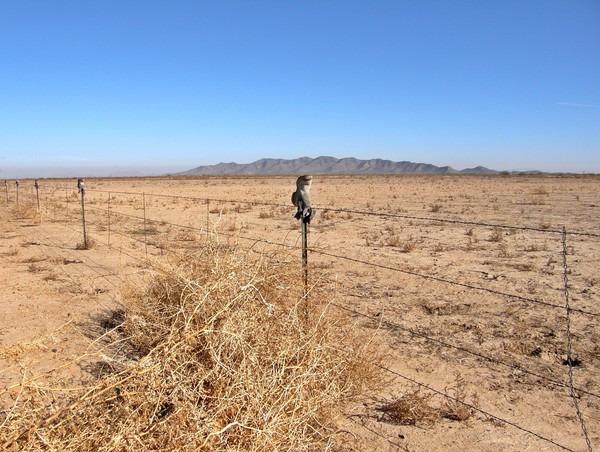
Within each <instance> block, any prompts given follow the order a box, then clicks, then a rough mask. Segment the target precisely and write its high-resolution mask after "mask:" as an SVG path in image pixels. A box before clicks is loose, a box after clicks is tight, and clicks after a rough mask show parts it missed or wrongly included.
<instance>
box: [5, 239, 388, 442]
mask: <svg viewBox="0 0 600 452" xmlns="http://www.w3.org/2000/svg"><path fill="white" fill-rule="evenodd" d="M32 265H33V264H32ZM299 274H300V269H299V268H298V266H297V264H290V263H289V262H287V259H286V255H285V254H281V253H271V254H265V253H260V252H258V253H255V252H248V251H247V250H243V249H241V248H238V247H236V246H235V244H233V245H224V244H219V243H213V242H209V243H207V244H206V246H204V247H203V248H201V249H200V251H198V252H196V253H194V254H187V255H179V256H178V257H176V258H172V259H170V260H169V261H168V262H166V263H163V264H158V263H157V264H154V265H152V266H151V268H149V269H148V271H147V273H146V276H145V277H144V278H143V281H141V282H139V281H138V282H137V283H136V284H131V285H129V286H128V289H127V290H126V291H125V300H126V305H127V309H126V311H125V312H124V314H123V315H122V316H113V317H114V318H112V320H111V321H110V322H107V323H105V326H106V327H108V330H107V331H108V332H107V333H106V334H104V336H103V337H102V339H101V341H103V342H105V343H106V344H107V345H106V348H105V349H104V350H105V354H104V358H103V359H101V360H98V361H96V362H93V363H91V364H89V366H88V367H89V368H90V369H92V368H95V369H102V371H98V372H96V376H97V378H96V379H94V380H92V382H91V383H89V384H88V385H87V386H85V387H83V388H73V387H67V386H65V385H59V384H57V383H56V382H54V383H51V382H48V383H47V384H46V383H45V382H44V384H41V382H40V381H37V382H27V381H26V379H24V381H22V382H21V384H20V385H16V386H14V387H11V388H8V389H7V392H5V394H4V396H3V397H5V398H6V397H7V396H8V397H9V398H10V399H11V400H12V408H10V409H9V410H6V411H4V412H3V413H2V414H1V415H0V444H2V446H3V448H4V449H7V450H39V449H50V450H140V449H150V450H162V449H163V448H164V447H165V445H168V447H169V449H171V450H183V449H187V450H199V449H206V450H233V449H235V450H278V449H293V450H299V449H302V450H307V449H312V448H318V449H322V448H325V447H327V446H328V445H331V444H332V443H334V442H335V437H336V420H337V419H338V417H339V416H340V414H341V411H340V410H341V408H340V407H341V406H342V404H343V403H344V402H346V401H348V400H349V398H352V397H355V396H357V395H359V394H361V393H363V392H364V391H365V390H368V389H369V388H370V387H373V385H374V384H376V383H378V382H379V378H380V377H379V376H378V375H379V374H378V371H377V370H376V369H377V367H376V366H375V364H376V363H379V362H381V361H380V360H381V358H380V357H378V355H377V354H375V353H374V350H373V348H374V347H372V346H370V345H369V344H370V340H369V337H365V336H364V335H361V334H359V333H357V332H356V331H357V330H356V329H355V328H352V326H351V325H349V324H347V323H345V322H347V321H342V320H341V319H340V318H338V317H337V316H335V315H333V314H332V313H331V312H330V310H329V305H328V301H329V299H330V297H331V296H332V293H331V289H330V288H328V287H327V286H325V285H323V284H316V285H315V286H314V287H312V288H311V291H310V303H309V304H307V303H306V301H305V299H304V298H303V296H302V293H303V291H302V288H301V286H300V285H299V284H298V282H297V280H298V276H299ZM342 344H343V345H342Z"/></svg>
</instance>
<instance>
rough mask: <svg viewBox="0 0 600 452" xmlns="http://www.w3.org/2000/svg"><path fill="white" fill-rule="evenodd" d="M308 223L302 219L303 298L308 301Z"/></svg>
mask: <svg viewBox="0 0 600 452" xmlns="http://www.w3.org/2000/svg"><path fill="white" fill-rule="evenodd" d="M307 224H308V222H307V221H305V219H304V218H303V219H302V267H303V269H304V298H305V299H308V228H307Z"/></svg>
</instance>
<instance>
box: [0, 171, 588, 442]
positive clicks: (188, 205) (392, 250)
mask: <svg viewBox="0 0 600 452" xmlns="http://www.w3.org/2000/svg"><path fill="white" fill-rule="evenodd" d="M295 179H296V177H295V176H272V177H264V176H255V177H195V178H178V177H170V178H169V177H164V178H90V179H86V180H85V192H84V193H85V199H84V209H85V231H86V238H85V239H86V242H88V243H87V245H88V246H82V245H83V240H84V236H83V224H84V221H83V218H82V200H81V195H80V194H79V193H78V191H77V181H76V180H73V179H69V180H58V179H48V180H46V179H40V180H39V181H38V183H39V187H38V190H37V191H36V189H35V187H34V181H32V180H22V181H20V184H19V187H18V191H19V192H18V196H19V200H18V204H17V187H16V184H15V183H14V181H8V183H7V185H6V186H5V187H2V186H0V262H1V265H0V393H2V394H3V395H2V397H1V398H0V402H1V403H2V405H1V406H0V409H1V410H2V411H0V444H2V441H1V440H2V439H3V438H6V437H5V436H3V428H4V429H5V431H6V425H7V424H8V421H9V420H10V417H11V416H12V414H13V411H16V410H17V408H18V406H19V403H20V402H19V394H20V388H21V387H22V386H23V385H24V384H30V385H31V384H36V385H39V386H44V385H46V384H49V383H48V382H51V381H58V380H61V381H68V382H69V384H72V385H77V384H79V383H83V382H86V381H90V380H91V379H93V378H95V373H94V369H93V368H91V367H92V366H91V365H90V363H93V362H94V359H93V356H94V354H95V353H99V352H98V350H97V348H95V347H96V346H97V342H96V341H95V339H94V334H93V333H94V331H97V330H98V329H100V330H101V329H102V328H103V327H106V326H107V325H105V324H106V322H107V319H108V318H110V313H111V312H115V311H117V310H119V309H123V308H124V306H123V293H122V289H123V285H124V284H125V283H127V282H130V281H132V280H135V278H136V277H137V275H138V274H140V272H143V270H144V262H146V261H147V260H156V261H159V260H161V259H164V258H165V257H166V256H167V255H168V254H169V253H170V252H172V251H177V250H185V249H190V248H193V247H194V246H199V243H201V241H200V240H199V238H201V237H202V236H204V235H208V234H214V233H216V234H217V235H219V236H220V237H222V240H223V242H227V241H228V240H235V241H236V242H237V243H239V244H240V246H245V247H247V248H248V249H257V248H261V249H281V250H284V251H285V252H287V253H289V255H290V256H293V257H294V258H295V256H297V260H298V265H299V266H300V265H301V250H300V244H301V235H300V224H299V222H298V221H297V220H295V219H294V218H293V215H294V213H295V207H294V206H292V205H291V202H290V197H291V193H292V191H293V190H294V189H295ZM311 196H312V203H313V206H314V208H315V215H314V218H313V220H312V222H311V224H310V225H309V227H308V229H309V232H308V246H309V255H308V275H309V277H308V278H309V285H310V284H312V283H313V282H314V281H317V280H327V281H329V282H331V287H332V289H331V303H332V305H333V306H334V307H335V310H336V312H337V315H344V316H348V317H349V318H350V319H351V320H352V323H353V328H358V329H363V330H365V331H367V332H368V333H369V334H371V335H372V337H373V338H374V341H376V343H377V344H378V347H379V348H380V350H381V351H382V353H384V354H385V356H386V358H385V361H384V362H383V363H382V365H381V367H380V370H381V373H382V374H383V375H384V379H385V384H384V385H383V386H382V387H380V388H379V389H378V390H377V391H375V392H370V393H367V394H364V395H363V396H361V397H360V398H357V399H356V400H351V401H348V403H347V404H346V405H345V407H344V415H343V416H341V417H340V419H339V420H338V421H337V422H338V425H339V434H338V435H337V437H338V440H337V442H336V443H335V445H334V446H333V448H334V449H338V450H361V451H362V450H365V451H368V450H373V451H375V450H377V451H385V450H390V451H391V450H407V451H431V450H472V451H500V450H501V451H521V450H560V449H566V450H575V451H580V450H591V448H594V447H595V448H598V447H599V446H600V345H599V344H600V274H599V273H598V268H600V229H599V224H600V221H599V220H600V177H598V176H594V175H582V176H574V175H565V176H549V175H522V176H517V175H495V176H476V175H444V176H440V175H436V176H429V175H398V176H387V175H381V176H320V175H314V179H313V186H312V191H311ZM38 202H39V207H38ZM85 248H88V249H85ZM298 284H299V285H301V284H302V276H301V274H299V277H298ZM309 300H310V298H309ZM125 308H126V307H125ZM32 382H34V383H32ZM402 403H405V405H406V406H407V407H408V408H403V409H400V407H401V406H405V405H402ZM411 407H412V408H413V409H411ZM587 441H589V444H588V442H587Z"/></svg>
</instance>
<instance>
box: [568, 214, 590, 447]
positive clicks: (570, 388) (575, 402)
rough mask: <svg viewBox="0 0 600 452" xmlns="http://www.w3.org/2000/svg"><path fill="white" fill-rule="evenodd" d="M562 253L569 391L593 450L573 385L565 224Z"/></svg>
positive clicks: (585, 435)
mask: <svg viewBox="0 0 600 452" xmlns="http://www.w3.org/2000/svg"><path fill="white" fill-rule="evenodd" d="M562 245H563V249H562V254H563V278H564V294H565V325H566V329H567V332H566V334H567V367H568V369H569V392H570V394H571V398H572V399H573V405H574V406H575V411H576V413H577V418H578V419H579V423H580V424H581V430H582V432H583V436H584V438H585V442H586V445H587V448H588V451H589V452H592V444H591V442H590V438H589V436H588V432H587V428H586V425H585V422H584V420H583V414H582V413H581V410H580V408H579V401H578V395H577V393H576V392H575V388H574V386H573V349H572V340H571V310H572V309H571V307H570V306H569V278H568V269H567V229H566V227H565V226H563V229H562Z"/></svg>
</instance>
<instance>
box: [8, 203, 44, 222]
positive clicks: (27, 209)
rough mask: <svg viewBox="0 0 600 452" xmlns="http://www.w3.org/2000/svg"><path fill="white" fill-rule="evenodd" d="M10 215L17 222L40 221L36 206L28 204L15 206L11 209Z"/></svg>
mask: <svg viewBox="0 0 600 452" xmlns="http://www.w3.org/2000/svg"><path fill="white" fill-rule="evenodd" d="M12 214H13V215H14V217H15V218H18V219H19V220H29V221H35V222H38V221H39V219H40V214H39V212H38V210H37V207H36V205H35V204H33V203H29V202H22V203H20V204H15V205H14V206H13V208H12Z"/></svg>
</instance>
